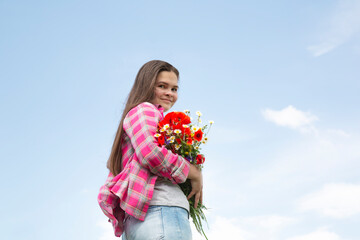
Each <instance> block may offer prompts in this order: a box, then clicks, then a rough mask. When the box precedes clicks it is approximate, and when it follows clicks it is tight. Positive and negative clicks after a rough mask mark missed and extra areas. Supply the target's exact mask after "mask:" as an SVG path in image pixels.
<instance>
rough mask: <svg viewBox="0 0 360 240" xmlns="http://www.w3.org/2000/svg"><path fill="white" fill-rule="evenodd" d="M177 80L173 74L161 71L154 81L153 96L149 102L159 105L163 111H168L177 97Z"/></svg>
mask: <svg viewBox="0 0 360 240" xmlns="http://www.w3.org/2000/svg"><path fill="white" fill-rule="evenodd" d="M177 90H178V79H177V76H176V74H175V73H173V72H168V71H162V72H160V73H159V75H158V76H157V79H156V85H155V94H154V98H153V100H152V101H151V103H153V104H160V105H161V106H162V107H163V108H164V111H165V112H166V111H168V110H169V109H170V108H171V107H172V106H173V105H174V104H175V102H176V100H177V97H178V93H177Z"/></svg>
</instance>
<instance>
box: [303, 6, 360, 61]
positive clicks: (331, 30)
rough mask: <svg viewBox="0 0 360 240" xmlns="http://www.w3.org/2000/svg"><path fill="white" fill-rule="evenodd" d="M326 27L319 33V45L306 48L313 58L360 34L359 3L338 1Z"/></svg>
mask: <svg viewBox="0 0 360 240" xmlns="http://www.w3.org/2000/svg"><path fill="white" fill-rule="evenodd" d="M327 26H328V27H327V29H325V30H324V31H323V32H322V33H321V37H320V41H319V43H317V44H314V45H311V46H309V47H308V48H307V49H308V50H309V51H310V52H311V53H312V55H313V56H314V57H318V56H321V55H323V54H326V53H328V52H330V51H332V50H334V49H335V48H337V47H339V46H340V45H342V44H344V43H346V42H347V41H349V40H350V39H351V38H352V37H354V36H355V35H356V34H358V33H359V32H360V1H358V0H341V1H339V2H338V4H337V6H336V9H335V11H334V13H333V14H332V15H331V16H330V17H329V20H328V24H327Z"/></svg>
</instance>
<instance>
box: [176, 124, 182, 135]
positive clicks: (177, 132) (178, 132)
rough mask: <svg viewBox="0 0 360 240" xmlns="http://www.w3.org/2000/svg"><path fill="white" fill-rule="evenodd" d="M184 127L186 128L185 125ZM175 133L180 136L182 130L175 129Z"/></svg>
mask: <svg viewBox="0 0 360 240" xmlns="http://www.w3.org/2000/svg"><path fill="white" fill-rule="evenodd" d="M183 126H184V125H183ZM174 133H176V134H180V133H181V130H180V129H175V130H174Z"/></svg>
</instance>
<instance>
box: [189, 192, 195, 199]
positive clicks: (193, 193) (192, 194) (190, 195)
mask: <svg viewBox="0 0 360 240" xmlns="http://www.w3.org/2000/svg"><path fill="white" fill-rule="evenodd" d="M194 195H195V192H194V191H191V193H190V194H189V196H188V197H187V200H189V199H190V198H191V197H192V196H194Z"/></svg>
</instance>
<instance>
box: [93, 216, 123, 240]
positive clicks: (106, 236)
mask: <svg viewBox="0 0 360 240" xmlns="http://www.w3.org/2000/svg"><path fill="white" fill-rule="evenodd" d="M97 226H98V227H100V228H101V235H100V237H99V240H119V238H118V237H115V235H114V230H113V227H112V225H111V223H109V222H108V221H106V220H104V219H102V220H99V221H98V222H97Z"/></svg>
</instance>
